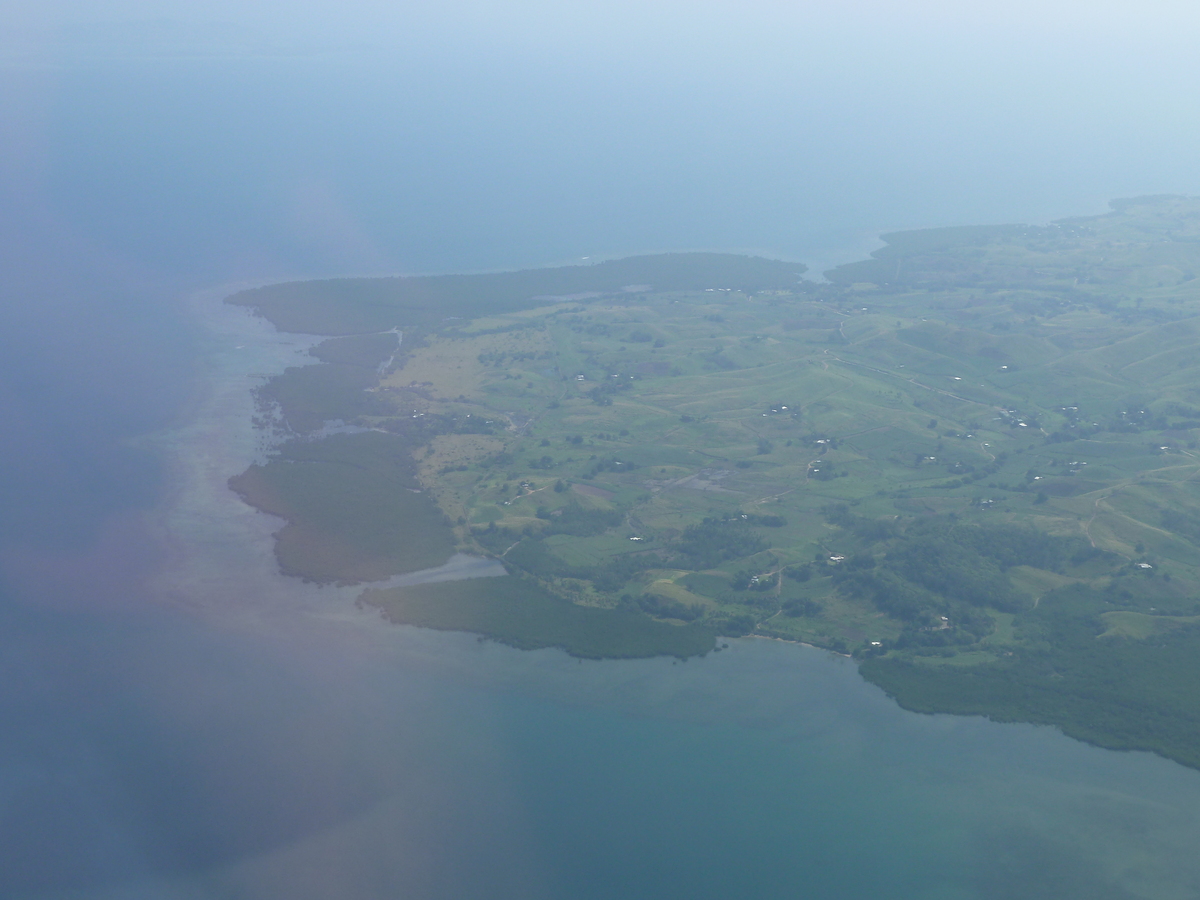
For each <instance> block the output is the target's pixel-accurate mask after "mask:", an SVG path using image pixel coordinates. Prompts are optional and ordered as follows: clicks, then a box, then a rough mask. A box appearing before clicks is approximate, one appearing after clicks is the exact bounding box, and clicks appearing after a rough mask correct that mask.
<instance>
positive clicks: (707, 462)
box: [229, 196, 1200, 766]
mask: <svg viewBox="0 0 1200 900" xmlns="http://www.w3.org/2000/svg"><path fill="white" fill-rule="evenodd" d="M883 240H884V241H885V246H884V247H883V248H882V249H881V250H878V251H876V252H875V253H874V254H872V256H871V258H870V259H867V260H864V261H862V262H856V263H852V264H849V265H844V266H840V267H838V268H835V269H833V270H831V271H829V272H826V273H825V279H824V280H822V281H816V280H812V279H806V278H804V273H805V268H804V266H802V265H799V264H797V263H790V262H786V261H778V260H768V259H762V258H756V257H748V256H742V255H733V254H717V253H681V254H662V255H656V256H644V257H634V258H630V259H622V260H611V261H606V262H602V263H598V264H594V265H583V266H564V267H555V268H546V269H534V270H527V271H521V272H508V273H498V274H482V275H446V276H423V277H396V278H346V279H334V280H326V281H306V282H295V283H287V284H277V285H271V286H267V287H261V288H255V289H252V290H246V291H242V292H240V293H238V294H235V295H234V296H232V297H231V298H229V302H231V303H234V304H238V305H241V306H244V307H248V308H249V309H251V310H253V311H254V312H256V313H257V314H259V315H261V316H264V317H266V318H267V319H268V320H270V321H271V322H272V323H274V324H275V326H276V327H277V328H279V329H281V330H284V331H292V332H298V333H305V334H310V335H319V336H322V337H324V338H325V339H324V340H322V341H321V342H320V343H318V344H316V346H315V347H314V348H313V350H312V351H311V352H312V355H313V357H314V360H313V364H311V365H306V366H298V367H294V368H291V369H288V370H287V371H285V372H284V373H282V374H281V375H279V376H277V377H275V378H273V379H271V380H270V381H268V382H267V383H266V384H264V385H263V386H262V387H261V388H260V389H259V392H258V403H259V408H260V424H262V425H263V427H270V428H274V429H276V430H277V431H278V432H279V433H280V434H282V435H283V436H284V438H285V439H284V440H283V441H282V442H281V443H279V444H278V446H277V447H276V448H275V450H274V451H273V453H272V454H271V456H270V458H269V459H267V460H265V461H264V462H263V463H262V464H260V465H255V466H252V467H251V468H250V469H249V470H247V471H246V472H244V473H242V474H240V475H238V476H237V477H235V478H234V479H233V480H232V482H231V484H232V487H233V488H234V489H235V490H236V491H238V493H239V494H240V495H241V496H242V497H243V498H244V499H245V500H246V501H247V502H248V503H250V504H252V505H253V506H255V507H257V508H259V509H261V510H264V511H267V512H270V513H273V514H275V515H278V516H280V517H282V518H283V519H284V520H285V521H286V524H285V525H284V527H283V528H282V529H281V530H280V531H279V532H278V534H277V539H276V555H277V557H278V561H279V565H280V568H281V570H282V571H283V572H284V573H285V574H289V575H294V576H297V577H301V578H305V579H309V580H312V581H317V582H322V583H338V584H368V585H369V584H370V583H372V582H381V581H383V580H384V579H386V578H388V577H389V576H391V575H395V574H398V573H404V572H412V571H416V570H420V569H424V568H428V567H431V566H437V565H439V564H440V563H441V562H443V561H445V560H446V559H447V558H448V557H449V556H450V555H451V554H453V553H455V552H468V553H473V554H477V555H484V556H489V557H492V558H494V559H496V560H499V561H500V562H501V563H502V564H503V566H504V568H505V570H506V571H507V573H508V574H506V575H502V576H497V577H491V578H478V579H470V580H462V581H446V582H440V583H434V584H420V585H412V586H407V587H396V588H378V587H376V588H371V587H367V589H366V590H365V591H364V593H363V596H362V601H363V602H364V603H366V604H370V605H372V606H374V607H377V608H378V609H379V610H380V611H381V612H382V614H383V615H384V616H386V617H387V618H388V619H390V620H391V621H394V622H397V623H405V624H410V625H417V626H423V627H428V628H440V629H449V630H459V631H468V632H474V633H477V634H479V635H481V636H485V637H488V638H492V639H495V640H498V641H502V642H504V643H508V644H511V645H513V646H516V647H521V648H536V647H560V648H562V649H564V650H566V651H567V652H569V653H572V654H575V655H577V656H580V657H591V658H615V657H637V656H652V655H659V654H666V655H672V656H675V657H678V658H679V659H681V660H686V659H688V658H689V657H694V656H697V655H703V654H706V653H708V652H710V651H719V650H720V649H721V639H722V638H728V637H734V636H742V635H760V636H763V637H770V638H777V639H782V640H789V641H798V642H804V643H807V644H812V645H815V646H818V647H824V648H828V649H829V650H832V651H836V652H839V653H843V654H848V655H851V656H853V657H854V658H855V659H857V660H858V661H859V665H860V670H861V672H862V674H863V676H864V677H865V678H867V679H868V680H870V681H872V682H874V683H876V684H878V685H880V686H881V687H882V688H883V689H884V690H885V691H886V692H887V693H888V694H890V695H891V696H892V697H894V698H895V699H896V700H897V702H899V703H900V704H901V705H902V706H904V707H906V708H908V709H912V710H918V711H923V712H948V713H958V714H977V715H985V716H989V717H991V718H992V719H995V720H999V721H1024V722H1034V723H1043V724H1051V725H1055V726H1057V727H1059V728H1061V729H1062V730H1063V731H1064V732H1066V733H1067V734H1070V735H1073V736H1075V737H1078V738H1081V739H1083V740H1087V741H1090V742H1092V743H1095V744H1098V745H1101V746H1104V747H1110V748H1117V749H1143V750H1150V751H1153V752H1156V753H1159V754H1161V755H1163V756H1166V757H1169V758H1171V759H1174V760H1177V761H1179V762H1181V763H1184V764H1186V765H1190V766H1200V549H1198V548H1197V542H1198V541H1200V450H1198V443H1197V441H1198V438H1200V377H1198V375H1200V281H1197V278H1196V275H1197V272H1200V200H1196V199H1191V198H1186V197H1177V196H1153V197H1140V198H1134V199H1129V200H1122V201H1114V202H1113V203H1112V204H1111V211H1110V212H1108V213H1106V214H1104V215H1100V216H1093V217H1087V218H1074V219H1066V220H1062V221H1059V222H1055V223H1052V224H1050V225H1045V226H1028V225H1003V226H981V227H962V228H940V229H929V230H923V231H912V232H901V233H896V234H889V235H884V236H883Z"/></svg>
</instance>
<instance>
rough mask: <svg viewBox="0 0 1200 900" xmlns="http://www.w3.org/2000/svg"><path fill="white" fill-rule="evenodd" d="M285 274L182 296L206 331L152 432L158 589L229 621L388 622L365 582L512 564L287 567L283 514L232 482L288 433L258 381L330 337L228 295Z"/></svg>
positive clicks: (482, 571)
mask: <svg viewBox="0 0 1200 900" xmlns="http://www.w3.org/2000/svg"><path fill="white" fill-rule="evenodd" d="M278 281H279V279H271V280H269V281H263V282H238V283H227V284H224V285H219V286H216V287H212V288H206V289H203V290H199V291H196V292H194V293H192V294H191V295H189V296H188V297H186V298H185V299H184V301H183V302H184V304H185V312H186V314H187V316H188V317H189V319H190V320H191V322H192V324H193V325H194V326H195V327H196V328H197V331H198V332H199V340H200V349H201V357H202V358H201V372H200V375H199V376H198V384H197V386H196V389H195V394H194V398H193V399H192V401H191V402H190V403H189V405H188V407H187V408H186V409H184V410H182V411H181V413H180V416H179V418H178V420H177V421H176V423H173V425H172V426H171V427H169V428H167V429H165V430H163V431H160V432H158V433H155V434H153V435H150V436H147V437H146V438H145V439H144V442H145V443H146V444H147V445H149V446H153V447H154V448H155V449H156V450H157V451H159V453H160V454H161V456H162V457H163V460H164V465H165V467H166V469H167V473H168V475H167V490H166V491H165V492H164V497H163V499H162V501H161V502H160V504H159V506H158V508H157V509H156V510H154V511H153V512H152V513H151V516H152V518H153V527H154V531H155V533H156V534H157V535H158V536H160V538H161V540H162V541H163V545H164V550H165V557H166V558H165V561H164V564H163V566H162V567H161V569H160V571H159V572H158V573H157V574H156V575H155V576H153V578H152V582H151V588H152V590H153V591H154V593H155V594H156V595H158V596H160V597H164V598H165V599H167V601H168V602H169V603H171V604H172V605H174V606H176V607H178V608H180V609H183V610H187V611H190V612H193V613H201V614H208V615H216V616H217V617H219V618H221V619H222V620H225V621H241V622H251V621H255V620H260V619H262V618H264V617H266V618H270V619H272V620H275V619H277V618H278V617H280V616H286V615H295V614H300V615H302V616H318V617H321V618H336V619H354V620H357V621H358V622H360V623H363V624H365V623H371V624H372V625H387V623H386V622H385V620H384V619H383V618H382V617H381V616H379V615H377V614H375V613H374V612H373V611H370V610H366V609H364V608H363V607H362V606H360V605H359V604H358V599H359V597H360V595H361V594H362V593H363V591H365V590H367V589H369V588H381V587H402V586H408V585H413V584H422V583H432V582H439V581H448V580H454V579H459V578H473V577H488V576H492V575H500V574H506V573H505V572H504V569H503V566H501V565H500V564H499V563H497V562H495V561H494V560H487V559H483V558H478V557H473V556H469V555H467V554H462V553H456V554H454V555H453V556H451V557H450V558H449V559H448V560H446V562H444V563H443V564H442V565H440V566H436V567H433V568H429V569H423V570H420V571H417V572H408V573H404V574H401V575H395V576H392V577H391V578H389V579H386V580H384V581H379V582H370V583H362V584H356V585H348V586H335V585H324V586H322V585H316V584H313V583H308V582H304V581H303V580H301V579H299V578H291V577H288V576H285V575H283V574H281V573H280V571H279V566H278V562H277V561H276V558H275V552H274V550H275V538H274V535H275V533H276V532H277V531H278V530H279V529H280V528H281V527H283V525H284V521H283V520H282V519H279V518H277V517H275V516H272V515H269V514H267V513H263V512H261V511H259V510H257V509H255V508H253V507H251V506H249V505H247V504H246V503H245V502H244V501H242V499H241V498H240V497H238V496H237V494H235V493H234V492H233V490H232V489H230V488H229V486H228V481H229V479H230V478H231V477H232V476H234V475H237V474H240V473H241V472H243V471H245V470H246V469H247V468H248V467H249V466H251V465H253V464H254V463H255V462H259V461H261V460H262V459H263V458H264V457H265V455H266V454H267V453H269V452H270V450H271V449H272V448H273V447H274V446H276V445H277V444H278V443H280V442H281V436H280V435H279V434H273V433H271V431H270V429H269V428H265V427H263V426H262V425H261V424H258V423H256V422H255V421H254V417H255V416H256V414H258V413H259V412H260V411H259V410H258V409H257V407H256V404H255V399H254V393H253V392H254V389H255V388H256V387H258V386H259V385H261V384H262V383H264V382H265V381H266V379H268V378H270V377H273V376H274V375H277V374H279V373H280V372H282V371H283V370H284V369H286V368H289V367H292V366H298V365H310V364H311V365H316V364H317V363H318V362H319V361H318V360H317V359H316V358H315V357H312V356H309V355H308V350H309V349H310V348H311V347H313V346H315V345H316V344H318V343H320V342H321V341H322V340H324V339H325V338H324V337H323V336H319V335H303V334H293V333H290V332H281V331H279V330H277V329H276V328H275V326H274V325H272V324H271V323H270V322H268V321H267V320H266V319H265V318H263V317H261V316H259V315H257V314H255V313H254V312H253V311H252V310H250V309H247V308H245V307H240V306H235V305H233V304H229V303H226V302H225V300H226V298H228V297H229V296H231V295H232V294H233V293H236V292H237V291H239V290H244V289H245V288H247V287H252V286H258V285H259V284H270V283H277V282H278ZM387 627H388V628H394V627H395V626H392V625H387Z"/></svg>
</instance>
